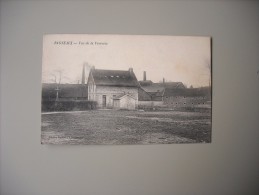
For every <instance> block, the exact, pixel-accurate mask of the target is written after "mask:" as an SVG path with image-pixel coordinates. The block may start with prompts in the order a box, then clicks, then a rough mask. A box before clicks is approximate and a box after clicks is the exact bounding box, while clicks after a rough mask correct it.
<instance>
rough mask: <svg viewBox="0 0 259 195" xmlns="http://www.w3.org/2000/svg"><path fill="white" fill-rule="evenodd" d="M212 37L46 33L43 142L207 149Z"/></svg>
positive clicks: (210, 94) (208, 141)
mask: <svg viewBox="0 0 259 195" xmlns="http://www.w3.org/2000/svg"><path fill="white" fill-rule="evenodd" d="M211 58H212V56H211V37H205V36H204V37H202V36H201V37H199V36H164V35H163V36H162V35H101V34H95V35H93V34H47V35H44V37H43V56H42V94H41V97H42V99H41V143H42V144H84V145H119V144H124V145H132V144H174V143H211V139H212V116H211V114H212V83H211V78H212V68H211V67H212V65H211Z"/></svg>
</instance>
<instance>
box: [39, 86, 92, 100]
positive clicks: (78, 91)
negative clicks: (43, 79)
mask: <svg viewBox="0 0 259 195" xmlns="http://www.w3.org/2000/svg"><path fill="white" fill-rule="evenodd" d="M87 96H88V94H87V85H86V84H57V83H43V84H42V100H87Z"/></svg>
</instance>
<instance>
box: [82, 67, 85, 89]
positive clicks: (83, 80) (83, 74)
mask: <svg viewBox="0 0 259 195" xmlns="http://www.w3.org/2000/svg"><path fill="white" fill-rule="evenodd" d="M84 84H85V64H84V65H83V72H82V85H84Z"/></svg>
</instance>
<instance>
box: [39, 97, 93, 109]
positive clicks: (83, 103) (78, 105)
mask: <svg viewBox="0 0 259 195" xmlns="http://www.w3.org/2000/svg"><path fill="white" fill-rule="evenodd" d="M96 104H97V103H96V102H95V101H87V100H59V101H55V100H42V102H41V111H42V112H54V111H81V110H93V109H96Z"/></svg>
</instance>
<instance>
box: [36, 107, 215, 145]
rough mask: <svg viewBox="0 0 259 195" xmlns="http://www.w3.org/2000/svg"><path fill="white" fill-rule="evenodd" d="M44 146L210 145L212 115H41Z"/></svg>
mask: <svg viewBox="0 0 259 195" xmlns="http://www.w3.org/2000/svg"><path fill="white" fill-rule="evenodd" d="M41 137H42V143H43V144H153V143H155V144H170V143H202V142H211V113H210V112H179V111H123V110H121V111H118V110H89V111H78V112H59V113H42V135H41Z"/></svg>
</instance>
